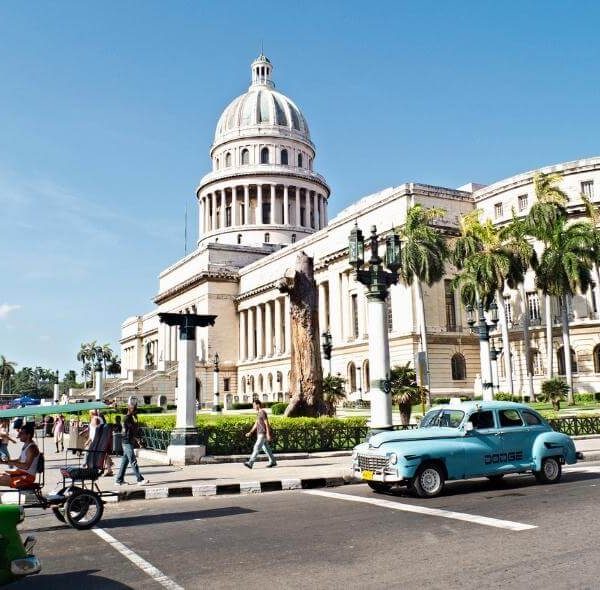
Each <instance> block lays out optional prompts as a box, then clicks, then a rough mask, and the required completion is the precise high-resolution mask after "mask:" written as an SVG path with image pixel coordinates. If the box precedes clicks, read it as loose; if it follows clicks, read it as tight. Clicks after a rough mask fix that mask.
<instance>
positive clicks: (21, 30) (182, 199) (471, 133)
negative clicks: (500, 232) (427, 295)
mask: <svg viewBox="0 0 600 590" xmlns="http://www.w3.org/2000/svg"><path fill="white" fill-rule="evenodd" d="M599 28H600V8H599V6H598V4H597V3H594V2H584V1H580V2H577V3H575V2H571V3H568V2H558V1H556V2H553V1H546V2H523V1H519V2H511V1H507V2H502V3H500V2H492V1H482V0H479V1H476V2H475V1H474V2H467V1H461V2H457V1H453V2H451V1H448V2H445V1H442V0H440V1H435V2H427V1H419V2H410V3H407V2H382V1H380V2H371V3H366V2H351V1H346V2H311V1H308V2H302V3H297V2H281V1H279V2H269V1H266V0H265V1H262V2H260V3H254V2H238V1H235V0H230V1H228V2H222V3H215V2H200V1H196V2H184V1H177V2H153V1H143V2H142V1H138V2H112V1H105V2H101V3H100V2H97V3H95V4H92V3H88V2H68V1H66V0H63V1H61V2H57V3H51V2H35V1H30V2H23V3H17V2H3V3H0V354H4V355H5V356H7V357H8V358H10V359H11V360H14V361H16V362H18V363H19V365H20V366H24V365H37V364H39V365H42V366H46V367H48V368H58V369H60V370H61V371H64V370H66V369H69V368H76V367H77V363H76V361H75V354H76V352H77V350H78V348H79V344H80V342H82V341H88V340H93V339H97V340H98V341H100V342H110V343H112V344H113V345H114V347H115V348H118V338H119V332H120V324H121V322H122V320H123V319H124V318H125V317H127V316H129V315H134V314H137V313H145V312H147V311H149V310H150V309H152V303H151V298H152V296H153V295H154V294H155V293H156V290H157V285H158V282H157V275H158V273H159V272H160V270H161V269H163V268H164V267H165V266H167V265H168V264H170V263H172V262H174V261H175V260H177V259H178V258H180V257H181V256H182V254H183V248H184V243H183V233H184V232H183V223H184V211H185V207H186V204H187V207H188V210H189V220H190V227H189V234H190V235H191V238H190V241H194V240H195V239H196V236H197V229H196V226H195V223H194V220H195V214H196V204H195V200H194V189H195V187H196V185H197V183H198V180H199V179H200V177H201V176H202V175H203V174H205V173H206V172H207V171H208V167H209V159H208V149H209V147H210V143H211V141H212V136H213V133H214V127H215V125H216V122H217V119H218V117H219V115H220V113H221V111H222V110H223V109H224V108H225V106H226V105H227V104H228V103H229V102H230V101H231V100H232V99H233V98H234V97H235V96H237V95H239V94H241V93H242V92H244V91H245V90H246V88H247V86H248V84H249V76H250V74H249V64H250V62H251V61H252V59H253V58H254V57H256V55H257V54H258V52H259V50H260V44H261V42H262V43H264V50H265V53H266V54H267V55H268V56H269V57H270V58H271V60H272V61H273V63H274V66H275V70H274V79H275V83H276V85H277V87H278V89H280V90H281V91H283V92H284V93H285V94H287V95H289V96H290V97H291V98H292V99H293V100H294V101H295V102H297V104H298V105H299V106H300V107H301V108H302V110H303V112H304V113H305V115H306V117H307V119H308V122H309V125H310V127H311V133H312V138H313V140H314V142H315V143H316V146H317V150H318V154H317V159H316V161H315V169H316V170H317V171H319V172H320V173H322V174H323V175H324V176H325V177H326V178H327V180H328V181H329V183H330V185H331V187H332V199H331V201H330V216H331V214H335V213H337V212H338V211H339V210H340V209H342V208H344V207H345V206H347V205H348V204H349V203H351V202H353V201H354V200H356V199H357V198H359V197H361V196H364V195H365V194H368V193H371V192H375V191H376V190H379V189H381V188H384V187H386V186H391V185H398V184H401V183H402V182H405V181H418V182H426V183H429V184H439V185H444V186H449V187H457V186H460V185H462V184H464V183H466V182H470V181H476V182H482V183H489V182H493V181H496V180H500V179H502V178H504V177H507V176H510V175H512V174H516V173H518V172H522V171H525V170H528V169H532V168H535V167H538V166H542V165H546V164H551V163H556V162H561V161H566V160H573V159H577V158H580V157H586V156H593V155H599V154H600V147H599V146H598V138H599V137H600V118H599V117H598V114H597V111H598V103H599V99H600V95H599V94H600V93H599V90H600V78H599V76H598V63H599V58H600V55H599V53H600V41H599V36H598V30H599Z"/></svg>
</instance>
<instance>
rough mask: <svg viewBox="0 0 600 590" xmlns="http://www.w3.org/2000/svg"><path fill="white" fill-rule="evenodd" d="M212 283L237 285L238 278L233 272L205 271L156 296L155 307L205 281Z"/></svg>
mask: <svg viewBox="0 0 600 590" xmlns="http://www.w3.org/2000/svg"><path fill="white" fill-rule="evenodd" d="M209 280H210V281H214V282H216V283H238V282H239V280H240V279H239V276H238V275H237V273H235V272H233V271H215V270H205V271H202V272H200V273H198V274H195V275H194V276H192V277H190V278H189V279H187V280H186V281H183V282H181V283H179V284H177V285H175V286H174V287H171V288H170V289H167V290H166V291H163V292H162V293H159V294H158V295H156V296H155V297H154V299H153V301H154V303H156V305H160V304H161V303H164V302H165V301H168V300H169V299H172V298H173V297H175V296H177V295H179V294H181V293H183V292H185V291H187V290H188V289H191V288H192V287H196V286H197V285H200V284H202V283H205V282H206V281H209Z"/></svg>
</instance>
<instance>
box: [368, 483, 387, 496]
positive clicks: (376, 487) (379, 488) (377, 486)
mask: <svg viewBox="0 0 600 590" xmlns="http://www.w3.org/2000/svg"><path fill="white" fill-rule="evenodd" d="M367 485H368V486H369V487H370V488H371V489H372V490H373V491H374V492H377V493H378V494H385V493H386V492H389V491H390V490H391V489H392V486H391V485H390V484H389V483H383V482H381V481H368V482H367Z"/></svg>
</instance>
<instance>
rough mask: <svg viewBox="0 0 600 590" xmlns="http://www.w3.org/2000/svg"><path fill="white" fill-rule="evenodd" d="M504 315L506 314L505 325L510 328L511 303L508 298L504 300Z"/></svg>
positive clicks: (511, 319)
mask: <svg viewBox="0 0 600 590" xmlns="http://www.w3.org/2000/svg"><path fill="white" fill-rule="evenodd" d="M504 313H505V314H506V323H507V324H508V325H509V326H511V325H512V321H513V318H512V303H511V302H510V297H505V298H504Z"/></svg>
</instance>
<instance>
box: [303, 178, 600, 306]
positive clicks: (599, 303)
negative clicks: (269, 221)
mask: <svg viewBox="0 0 600 590" xmlns="http://www.w3.org/2000/svg"><path fill="white" fill-rule="evenodd" d="M294 192H295V193H296V222H295V224H294V225H297V226H299V225H300V198H301V197H300V187H295V190H294ZM598 305H600V303H599V304H598Z"/></svg>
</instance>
